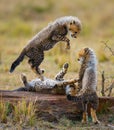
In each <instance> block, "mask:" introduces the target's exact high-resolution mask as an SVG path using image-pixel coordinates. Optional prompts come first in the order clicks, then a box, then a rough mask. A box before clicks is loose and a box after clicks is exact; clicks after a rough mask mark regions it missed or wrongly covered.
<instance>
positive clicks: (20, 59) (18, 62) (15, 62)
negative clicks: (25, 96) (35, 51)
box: [10, 49, 25, 73]
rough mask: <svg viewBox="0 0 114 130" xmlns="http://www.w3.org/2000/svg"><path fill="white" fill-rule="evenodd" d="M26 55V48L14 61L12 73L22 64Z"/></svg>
mask: <svg viewBox="0 0 114 130" xmlns="http://www.w3.org/2000/svg"><path fill="white" fill-rule="evenodd" d="M24 56H25V49H23V51H22V52H21V54H20V55H19V57H18V58H17V59H16V60H15V61H14V62H13V63H12V65H11V68H10V73H12V72H13V71H14V70H15V68H16V67H17V66H18V65H19V64H20V62H22V61H23V59H24Z"/></svg>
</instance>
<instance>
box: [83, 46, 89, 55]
mask: <svg viewBox="0 0 114 130" xmlns="http://www.w3.org/2000/svg"><path fill="white" fill-rule="evenodd" d="M84 51H85V55H87V54H88V53H89V48H88V47H86V48H84Z"/></svg>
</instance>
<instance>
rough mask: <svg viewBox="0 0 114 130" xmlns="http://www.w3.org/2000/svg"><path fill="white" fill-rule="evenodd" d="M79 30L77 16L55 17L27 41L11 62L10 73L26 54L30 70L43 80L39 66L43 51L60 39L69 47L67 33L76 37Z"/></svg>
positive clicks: (79, 25)
mask: <svg viewBox="0 0 114 130" xmlns="http://www.w3.org/2000/svg"><path fill="white" fill-rule="evenodd" d="M80 31H81V22H80V20H79V19H78V18H77V17H73V16H65V17H61V18H58V19H56V20H55V21H54V22H52V23H50V24H49V25H48V26H47V27H45V28H44V29H42V30H41V31H40V32H39V33H37V34H36V35H35V36H34V37H33V38H32V39H31V40H30V41H29V42H28V44H27V45H26V46H25V47H24V48H23V50H22V52H21V53H20V55H19V57H18V58H17V59H16V60H15V61H14V62H13V63H12V65H11V68H10V72H11V73H12V72H13V71H14V70H15V68H16V67H17V66H18V65H19V64H20V62H22V61H23V60H24V57H25V56H27V57H28V58H29V60H28V63H29V64H30V66H31V68H32V70H33V71H35V73H36V74H38V75H39V76H40V78H41V79H42V80H43V75H42V74H43V72H44V71H43V70H41V69H40V68H39V66H40V64H41V63H42V61H43V59H44V51H48V50H50V49H51V48H53V47H54V45H55V44H57V43H58V42H60V41H64V42H66V48H67V49H70V40H69V39H68V38H67V34H69V35H70V36H71V37H72V38H76V37H77V35H78V34H79V33H80Z"/></svg>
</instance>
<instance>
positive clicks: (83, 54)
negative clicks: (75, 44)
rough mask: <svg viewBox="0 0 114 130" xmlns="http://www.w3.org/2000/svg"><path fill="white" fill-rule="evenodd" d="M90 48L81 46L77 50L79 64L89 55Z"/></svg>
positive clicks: (87, 58) (86, 59)
mask: <svg viewBox="0 0 114 130" xmlns="http://www.w3.org/2000/svg"><path fill="white" fill-rule="evenodd" d="M91 51H92V50H91V49H90V48H83V49H81V50H80V51H79V52H78V59H77V60H78V62H79V63H80V64H83V63H84V61H88V60H89V57H90V53H91Z"/></svg>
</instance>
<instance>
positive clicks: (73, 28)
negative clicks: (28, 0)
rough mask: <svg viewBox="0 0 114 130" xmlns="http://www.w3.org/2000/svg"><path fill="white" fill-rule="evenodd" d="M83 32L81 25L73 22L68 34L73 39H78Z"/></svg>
mask: <svg viewBox="0 0 114 130" xmlns="http://www.w3.org/2000/svg"><path fill="white" fill-rule="evenodd" d="M80 31H81V25H80V24H79V23H77V22H76V21H72V22H70V23H69V25H68V32H69V34H70V36H71V37H72V38H77V35H78V34H79V33H80Z"/></svg>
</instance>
